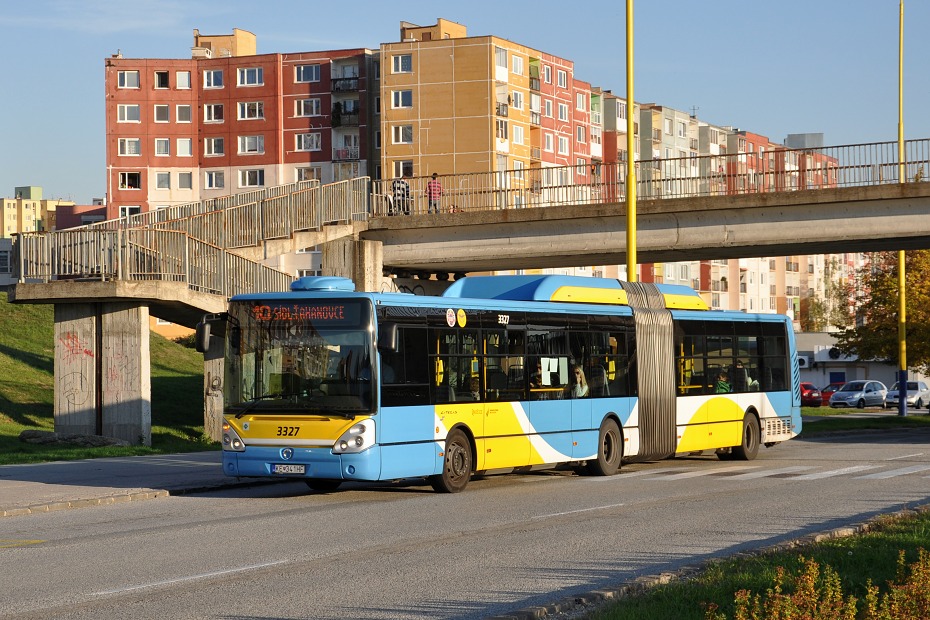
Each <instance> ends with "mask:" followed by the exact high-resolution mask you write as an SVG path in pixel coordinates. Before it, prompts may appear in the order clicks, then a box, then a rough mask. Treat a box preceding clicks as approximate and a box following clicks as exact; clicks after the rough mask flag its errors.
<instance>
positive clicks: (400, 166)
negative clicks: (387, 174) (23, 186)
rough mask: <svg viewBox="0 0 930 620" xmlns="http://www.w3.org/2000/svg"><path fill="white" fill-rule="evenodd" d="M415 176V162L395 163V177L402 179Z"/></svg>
mask: <svg viewBox="0 0 930 620" xmlns="http://www.w3.org/2000/svg"><path fill="white" fill-rule="evenodd" d="M406 176H411V177H412V176H413V161H412V160H410V159H402V160H400V161H395V162H394V177H393V178H395V179H399V178H401V177H406Z"/></svg>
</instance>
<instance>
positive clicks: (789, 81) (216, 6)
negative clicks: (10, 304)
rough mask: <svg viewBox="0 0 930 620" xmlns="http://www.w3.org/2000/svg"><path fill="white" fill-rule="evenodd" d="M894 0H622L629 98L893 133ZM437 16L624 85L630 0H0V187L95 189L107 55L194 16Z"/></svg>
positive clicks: (370, 20)
mask: <svg viewBox="0 0 930 620" xmlns="http://www.w3.org/2000/svg"><path fill="white" fill-rule="evenodd" d="M898 16H899V0H778V1H774V0H634V16H633V27H634V51H633V67H634V68H633V76H634V93H633V94H634V98H635V99H636V101H637V102H640V103H657V104H659V105H662V106H667V107H670V108H674V109H677V110H681V111H685V112H689V113H694V114H696V115H697V117H698V118H699V119H700V120H702V121H706V122H708V123H711V124H715V125H729V126H733V127H735V128H738V129H742V130H745V131H750V132H753V133H757V134H761V135H764V136H767V137H768V138H769V139H770V140H771V141H773V142H777V143H781V142H783V141H784V140H785V137H786V136H787V135H788V134H793V133H823V134H824V143H825V145H827V146H838V145H846V144H862V143H869V142H894V141H896V140H897V139H898V92H899V89H898V42H899V37H898V33H899V28H898V24H899V21H898ZM439 17H442V18H444V19H449V20H452V21H455V22H458V23H460V24H463V25H465V26H466V27H467V28H468V34H469V35H472V36H484V35H494V36H498V37H502V38H505V39H509V40H511V41H514V42H516V43H520V44H522V45H527V46H529V47H532V48H535V49H538V50H540V51H543V52H546V53H550V54H554V55H556V56H560V57H562V58H566V59H568V60H571V61H573V62H574V63H575V77H576V78H578V79H581V80H584V81H586V82H590V83H591V84H592V85H594V86H599V87H601V88H604V89H607V90H611V91H613V92H614V93H615V94H617V95H619V96H621V97H624V96H625V95H626V65H627V60H626V4H625V2H624V1H623V0H612V1H610V2H604V1H596V0H595V1H593V2H588V3H586V4H584V5H576V4H575V3H574V2H555V1H552V0H531V1H528V0H509V1H508V2H497V1H487V0H471V1H465V2H463V1H462V0H456V1H454V2H450V1H448V0H432V1H426V0H420V1H414V0H391V1H390V2H385V1H384V0H352V1H348V0H346V1H332V2H323V1H320V0H265V1H264V2H256V1H255V0H248V1H243V0H223V1H222V2H218V1H217V0H121V1H120V2H114V1H113V0H31V1H30V2H17V1H16V0H0V69H2V74H3V76H4V83H5V84H6V87H5V88H4V89H3V92H2V94H0V123H2V125H0V197H13V195H14V187H19V186H24V185H38V186H41V187H42V188H43V196H44V197H45V198H61V199H65V200H73V201H75V202H77V203H78V204H89V203H90V202H91V200H92V199H93V198H98V197H99V198H102V197H104V195H105V187H106V183H105V182H106V171H105V131H106V128H105V119H104V60H105V59H106V58H107V57H109V56H110V55H112V54H115V53H116V52H117V51H121V52H122V54H123V57H125V58H189V57H190V48H191V46H192V44H193V30H194V29H195V28H197V29H199V30H200V32H201V33H203V34H229V33H231V32H232V29H233V28H240V29H242V30H248V31H250V32H252V33H254V34H255V35H256V38H257V47H258V53H259V54H269V53H278V52H281V53H287V52H305V51H316V50H331V49H346V48H359V47H368V48H371V49H377V48H378V46H379V45H380V44H381V43H382V42H392V41H397V40H398V38H399V36H400V22H401V21H407V22H412V23H414V24H419V25H431V24H434V23H436V19H437V18H439ZM928 27H930V2H927V1H926V0H908V1H907V2H905V27H904V129H905V131H904V133H905V138H907V139H918V138H928V137H930V114H927V108H928V107H930V106H928V102H930V78H928V76H927V74H926V59H927V58H930V36H927V35H926V31H927V29H928Z"/></svg>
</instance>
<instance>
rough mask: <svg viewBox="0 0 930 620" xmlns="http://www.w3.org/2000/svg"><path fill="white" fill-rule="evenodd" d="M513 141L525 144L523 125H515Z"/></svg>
mask: <svg viewBox="0 0 930 620" xmlns="http://www.w3.org/2000/svg"><path fill="white" fill-rule="evenodd" d="M513 143H514V144H523V127H522V126H520V125H517V124H514V126H513Z"/></svg>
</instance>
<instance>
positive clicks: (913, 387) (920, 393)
mask: <svg viewBox="0 0 930 620" xmlns="http://www.w3.org/2000/svg"><path fill="white" fill-rule="evenodd" d="M898 394H900V392H899V391H898V384H897V383H895V384H894V385H893V386H892V387H891V389H890V390H888V395H887V396H885V406H886V407H894V408H897V406H898ZM928 405H930V387H927V384H926V383H924V382H923V381H908V382H907V406H908V407H913V408H914V409H920V408H921V407H926V406H928Z"/></svg>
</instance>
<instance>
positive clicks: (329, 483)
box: [304, 478, 342, 491]
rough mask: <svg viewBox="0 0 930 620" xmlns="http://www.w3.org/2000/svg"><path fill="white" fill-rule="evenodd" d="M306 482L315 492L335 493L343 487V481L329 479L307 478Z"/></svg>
mask: <svg viewBox="0 0 930 620" xmlns="http://www.w3.org/2000/svg"><path fill="white" fill-rule="evenodd" d="M304 482H306V483H307V486H308V487H310V488H311V489H313V490H314V491H335V490H336V489H338V488H339V487H340V486H341V485H342V480H331V479H328V478H307V479H306V480H304Z"/></svg>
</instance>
